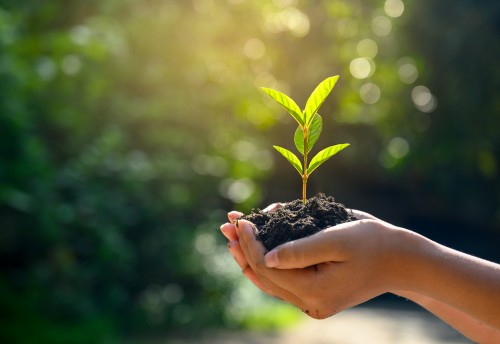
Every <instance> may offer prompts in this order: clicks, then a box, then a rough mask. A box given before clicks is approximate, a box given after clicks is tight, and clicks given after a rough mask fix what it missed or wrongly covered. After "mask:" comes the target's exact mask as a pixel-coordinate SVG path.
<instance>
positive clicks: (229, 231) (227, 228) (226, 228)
mask: <svg viewBox="0 0 500 344" xmlns="http://www.w3.org/2000/svg"><path fill="white" fill-rule="evenodd" d="M220 231H221V232H222V234H224V236H225V237H226V238H227V240H229V241H236V240H238V234H236V229H235V227H234V225H233V224H231V223H225V224H223V225H222V226H220Z"/></svg>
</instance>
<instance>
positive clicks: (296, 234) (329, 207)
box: [242, 194, 356, 251]
mask: <svg viewBox="0 0 500 344" xmlns="http://www.w3.org/2000/svg"><path fill="white" fill-rule="evenodd" d="M242 219H245V220H248V221H250V222H252V223H254V224H255V226H256V227H257V233H256V235H257V239H259V240H260V241H261V242H262V244H263V245H264V247H265V248H266V249H267V250H268V251H270V250H272V249H273V248H275V247H276V246H279V245H281V244H283V243H285V242H288V241H292V240H297V239H301V238H305V237H307V236H309V235H312V234H315V233H317V232H319V231H321V230H323V229H325V228H328V227H332V226H335V225H338V224H341V223H344V222H350V221H354V220H356V218H354V216H352V215H351V214H350V213H349V212H348V211H347V209H346V208H345V207H344V205H343V204H340V203H336V202H335V199H334V198H333V197H331V196H325V195H324V194H318V195H317V196H314V197H312V198H309V199H308V200H307V202H306V204H303V203H302V200H298V199H297V200H295V201H292V202H290V203H286V204H285V205H284V206H283V207H281V208H279V209H278V210H275V211H273V212H262V210H260V209H257V210H252V212H251V213H250V214H249V215H245V216H243V217H242Z"/></svg>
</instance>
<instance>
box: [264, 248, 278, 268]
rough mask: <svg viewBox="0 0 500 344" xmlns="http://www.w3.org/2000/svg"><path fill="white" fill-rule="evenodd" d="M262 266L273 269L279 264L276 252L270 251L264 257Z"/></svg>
mask: <svg viewBox="0 0 500 344" xmlns="http://www.w3.org/2000/svg"><path fill="white" fill-rule="evenodd" d="M264 264H265V265H266V267H268V268H274V267H276V266H278V265H279V264H280V262H279V260H278V250H271V251H270V252H268V253H267V254H266V255H265V256H264Z"/></svg>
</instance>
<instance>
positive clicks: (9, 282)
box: [0, 0, 500, 343]
mask: <svg viewBox="0 0 500 344" xmlns="http://www.w3.org/2000/svg"><path fill="white" fill-rule="evenodd" d="M499 23H500V3H499V2H498V1H467V0H455V1H450V0H443V1H431V0H422V1H418V2H417V1H412V2H410V1H405V2H404V4H403V2H401V1H398V0H389V1H359V0H358V1H352V0H350V1H347V0H343V1H339V0H325V1H319V0H318V1H313V0H310V1H305V0H304V1H298V0H274V1H264V0H255V1H249V0H247V1H245V0H227V1H223V0H193V1H184V0H183V1H181V0H177V1H175V0H170V1H165V0H163V1H159V0H149V1H146V0H121V1H118V0H107V1H95V0H94V1H76V0H71V1H69V0H64V1H63V0H53V1H50V2H49V1H35V0H24V1H9V0H2V1H1V2H0V264H1V273H0V309H1V313H2V314H3V316H2V319H3V320H2V322H1V325H0V341H1V342H3V343H32V342H33V340H37V342H40V343H89V342H93V343H110V342H116V341H119V340H120V338H125V337H127V336H142V335H144V336H149V335H154V334H156V333H159V334H165V333H172V331H173V330H175V331H179V330H185V331H187V330H189V331H192V330H197V329H198V330H199V329H202V328H207V327H224V328H238V327H241V326H250V327H252V326H268V325H269V326H271V325H273V324H275V323H276V320H274V322H273V320H272V317H270V318H269V319H262V318H261V317H259V313H258V310H259V307H269V306H268V305H269V302H268V301H267V300H266V299H264V298H262V296H261V295H260V294H259V293H258V292H257V291H256V290H255V289H254V288H253V287H252V286H250V285H249V284H248V283H246V282H245V281H243V280H242V279H241V277H240V272H239V270H238V268H237V267H236V266H235V264H234V262H233V261H232V258H231V257H230V256H229V254H228V253H227V251H226V247H225V240H224V238H223V237H222V236H221V234H220V233H219V231H218V229H219V226H220V224H222V223H223V222H225V221H226V212H227V211H228V210H231V209H238V210H241V211H245V212H247V211H249V210H250V209H251V208H252V207H264V206H266V205H267V204H269V203H272V202H277V201H289V200H293V199H296V198H300V197H301V187H300V183H301V181H300V177H299V176H298V175H297V173H296V171H295V170H294V169H293V168H292V167H290V166H289V165H288V163H287V162H286V161H285V159H283V158H282V157H281V156H278V155H279V154H277V152H275V151H273V149H272V145H273V144H277V145H280V146H283V147H287V148H288V149H294V148H293V133H294V131H295V124H294V121H293V119H292V118H291V117H290V116H289V115H288V114H286V113H285V112H284V111H283V110H282V109H281V108H280V107H279V105H277V104H275V103H274V102H273V101H272V99H270V98H268V97H267V96H266V95H265V94H263V92H261V91H260V90H259V89H258V88H259V87H260V86H266V87H271V88H275V89H277V90H280V91H282V92H284V93H286V94H288V95H290V96H291V97H292V98H293V99H295V100H296V101H297V103H298V104H299V105H300V106H304V104H305V101H306V99H307V97H308V95H309V94H310V92H311V91H312V90H313V89H314V87H315V86H316V85H317V84H318V83H319V82H320V81H321V80H323V79H325V78H326V77H328V76H331V75H337V74H338V75H340V79H339V82H338V83H337V85H336V87H335V89H334V90H333V93H332V94H331V95H330V97H329V98H328V99H327V101H326V102H325V104H324V105H323V107H322V108H321V111H320V113H321V114H322V116H323V134H322V136H321V138H320V140H319V141H318V143H317V144H316V149H315V151H316V150H319V149H320V148H323V147H326V146H327V145H333V144H337V143H344V142H349V143H351V146H350V147H349V148H347V149H346V150H345V151H342V152H341V153H339V154H338V155H337V156H335V157H334V158H332V159H331V160H329V161H328V162H327V163H325V164H324V165H323V166H322V167H321V168H320V169H318V170H317V171H316V172H315V173H314V174H313V175H312V177H311V178H310V181H309V193H310V195H312V194H314V193H317V192H324V193H327V194H329V195H333V196H334V197H335V198H336V199H337V200H338V201H339V202H341V203H344V204H345V205H346V206H348V207H352V208H357V209H361V210H365V211H368V212H371V213H372V214H374V215H376V216H379V217H381V218H383V219H385V220H388V221H390V222H392V223H394V224H397V225H401V226H405V227H407V228H410V229H413V230H415V231H418V232H420V233H423V234H425V235H427V236H429V237H431V238H432V239H435V240H438V241H440V242H442V243H444V244H448V245H451V246H453V247H455V248H458V249H461V250H464V251H466V252H469V253H472V254H476V255H480V256H482V257H485V258H488V259H492V260H496V261H498V260H499V259H500V252H499V251H498V242H500V231H499V230H498V228H499V225H500V179H499V168H500V166H499V163H500V135H499V134H498V133H499V132H500V119H499V117H500V97H499V96H498V95H499V94H500V64H499V63H498V61H500V44H499V43H500V40H499V34H500V24H499ZM314 153H315V152H313V154H314ZM275 309H276V308H275ZM276 312H277V313H276V314H280V313H279V312H281V310H279V309H278V310H277V311H276ZM284 314H285V315H283V317H282V318H281V319H285V320H286V319H288V318H287V317H288V316H289V313H287V312H285V313H284ZM286 314H288V315H286ZM278 318H279V317H278ZM261 322H262V323H261ZM266 324H267V325H266Z"/></svg>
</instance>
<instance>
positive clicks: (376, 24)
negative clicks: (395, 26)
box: [372, 16, 392, 37]
mask: <svg viewBox="0 0 500 344" xmlns="http://www.w3.org/2000/svg"><path fill="white" fill-rule="evenodd" d="M391 30H392V22H391V20H390V19H389V18H387V17H386V16H377V17H375V18H373V20H372V31H373V33H374V34H376V35H377V36H381V37H384V36H387V35H388V34H390V33H391Z"/></svg>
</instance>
